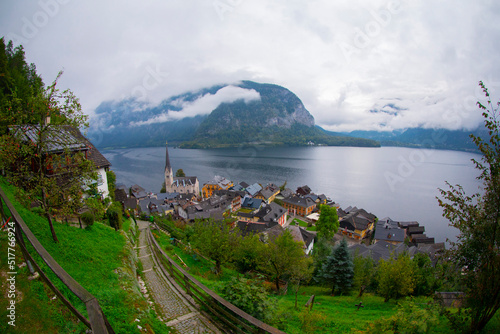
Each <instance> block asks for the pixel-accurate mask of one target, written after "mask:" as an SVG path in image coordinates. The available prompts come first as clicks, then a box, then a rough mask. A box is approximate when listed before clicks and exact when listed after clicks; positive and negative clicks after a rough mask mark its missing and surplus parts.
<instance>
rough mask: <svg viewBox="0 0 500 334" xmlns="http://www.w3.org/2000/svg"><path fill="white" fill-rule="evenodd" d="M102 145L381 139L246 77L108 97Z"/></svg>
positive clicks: (94, 126)
mask: <svg viewBox="0 0 500 334" xmlns="http://www.w3.org/2000/svg"><path fill="white" fill-rule="evenodd" d="M88 135H89V137H90V139H91V140H92V141H93V142H95V143H96V145H97V146H99V147H103V148H105V147H114V148H119V147H140V146H163V145H165V141H168V142H169V143H171V144H174V145H180V146H181V147H186V148H209V147H231V146H238V145H255V144H262V145H308V144H309V145H310V144H312V143H314V144H315V145H335V146H370V147H373V146H379V144H378V143H377V142H376V141H373V140H370V139H363V138H354V137H352V136H342V135H336V136H332V135H331V134H329V133H328V132H326V131H325V130H323V129H321V128H320V127H317V126H315V125H314V117H313V116H312V115H311V114H310V113H309V111H307V110H306V108H305V107H304V105H303V103H302V101H301V100H300V99H299V98H298V97H297V96H296V95H295V94H294V93H292V92H291V91H289V90H288V89H286V88H284V87H281V86H278V85H272V84H262V83H256V82H252V81H242V82H240V83H238V84H233V85H217V86H213V87H210V88H206V89H202V90H199V91H197V92H189V93H185V94H181V95H177V96H173V97H170V98H168V99H166V100H164V101H163V102H162V103H160V104H159V105H157V106H149V105H147V104H146V103H143V102H139V101H137V100H135V99H126V100H122V101H112V102H104V103H102V104H101V105H100V106H99V107H98V108H97V109H96V111H95V117H94V118H93V120H92V122H91V130H90V131H89V134H88Z"/></svg>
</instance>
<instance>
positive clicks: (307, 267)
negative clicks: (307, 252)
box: [289, 257, 314, 309]
mask: <svg viewBox="0 0 500 334" xmlns="http://www.w3.org/2000/svg"><path fill="white" fill-rule="evenodd" d="M312 264H313V259H312V258H310V257H305V259H304V260H303V261H300V262H299V263H297V265H296V266H293V267H292V269H291V270H290V280H289V282H290V283H292V285H293V292H294V293H295V309H297V308H298V306H297V305H298V295H299V289H300V287H301V283H307V282H309V281H310V280H311V278H312V275H313V271H314V267H313V265H312Z"/></svg>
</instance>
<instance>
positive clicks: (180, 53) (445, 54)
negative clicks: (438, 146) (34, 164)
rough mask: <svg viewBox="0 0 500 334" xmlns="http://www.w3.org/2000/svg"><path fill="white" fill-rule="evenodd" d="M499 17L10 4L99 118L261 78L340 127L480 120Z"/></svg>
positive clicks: (179, 0)
mask: <svg viewBox="0 0 500 334" xmlns="http://www.w3.org/2000/svg"><path fill="white" fill-rule="evenodd" d="M499 18H500V2H499V1H494V0H476V1H465V0H454V1H452V0H433V1H425V0H423V1H417V0H414V1H397V0H396V1H392V0H366V1H361V0H359V1H355V0H354V1H353V0H346V1H340V0H335V1H332V0H308V1H306V0H267V1H264V0H252V1H250V0H220V1H219V0H215V1H214V0H205V1H201V0H169V1H167V0H143V1H124V0H121V1H105V0H101V1H97V0H88V1H76V0H40V1H15V0H2V1H1V4H0V36H5V37H6V39H7V40H9V39H12V40H13V41H14V43H15V44H22V45H23V46H24V48H25V51H26V56H27V60H28V62H34V63H35V64H36V66H37V69H38V72H39V73H40V74H41V75H42V77H43V79H44V81H45V82H46V83H50V82H52V81H53V80H54V78H55V77H56V75H57V73H58V71H60V70H64V75H63V77H62V79H61V80H60V84H61V87H62V88H70V89H71V90H73V91H74V93H75V94H76V95H77V96H78V97H79V98H80V100H81V103H82V106H83V108H84V110H85V112H86V113H88V114H90V115H91V114H92V113H93V111H94V109H95V108H96V107H97V106H98V105H99V104H100V103H101V102H102V101H106V100H114V99H121V98H124V97H130V96H135V97H137V98H140V99H146V100H147V101H149V102H150V103H153V104H154V103H158V102H159V101H160V100H162V99H164V98H168V97H170V96H172V95H176V94H180V93H183V92H186V91H192V90H197V89H199V88H203V87H207V86H211V85H213V84H220V83H236V82H238V81H240V80H254V81H257V82H266V83H274V84H278V85H282V86H284V87H286V88H288V89H290V90H291V91H292V92H294V93H295V94H297V96H298V97H299V98H300V99H301V100H302V101H303V102H304V105H305V107H306V108H307V109H308V110H309V111H310V112H311V114H312V115H313V116H314V118H315V120H316V124H318V125H321V126H323V127H324V128H326V129H329V130H333V131H350V130H355V129H365V130H377V129H389V130H391V129H401V128H406V127H415V126H424V127H445V128H450V129H457V128H463V127H465V128H472V127H474V126H476V125H477V124H478V123H479V121H480V119H481V117H480V113H479V112H478V110H477V108H476V107H475V106H474V103H475V101H477V99H478V98H479V97H481V92H480V91H479V90H478V88H477V82H478V81H479V80H483V81H485V83H486V84H487V85H488V86H489V87H490V88H491V89H492V90H497V91H499V92H500V61H499V58H500V57H499V56H500V24H499ZM233 91H234V92H235V94H244V92H239V91H238V90H237V89H233ZM230 92H231V90H229V91H224V92H222V93H220V94H219V95H218V96H222V97H226V98H227V99H229V100H231V97H230V96H229V95H230V94H229V93H230ZM249 93H250V95H251V94H252V92H249ZM495 96H496V97H498V96H499V95H495ZM233 99H234V98H233ZM208 100H210V101H212V104H213V101H214V98H210V97H209V98H208ZM199 105H200V104H199ZM199 105H198V107H196V106H194V107H193V106H191V108H190V109H189V110H186V111H185V114H186V115H192V114H193V113H194V114H196V113H204V112H205V113H206V112H207V111H204V110H200V109H202V108H199Z"/></svg>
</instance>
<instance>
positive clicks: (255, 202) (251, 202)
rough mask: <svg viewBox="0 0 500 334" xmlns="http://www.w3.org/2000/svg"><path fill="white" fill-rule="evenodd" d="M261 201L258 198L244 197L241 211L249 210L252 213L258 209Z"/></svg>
mask: <svg viewBox="0 0 500 334" xmlns="http://www.w3.org/2000/svg"><path fill="white" fill-rule="evenodd" d="M262 202H263V200H261V199H259V198H252V197H245V198H244V199H243V203H242V204H241V208H242V209H250V210H252V211H256V210H258V209H260V206H261V205H262Z"/></svg>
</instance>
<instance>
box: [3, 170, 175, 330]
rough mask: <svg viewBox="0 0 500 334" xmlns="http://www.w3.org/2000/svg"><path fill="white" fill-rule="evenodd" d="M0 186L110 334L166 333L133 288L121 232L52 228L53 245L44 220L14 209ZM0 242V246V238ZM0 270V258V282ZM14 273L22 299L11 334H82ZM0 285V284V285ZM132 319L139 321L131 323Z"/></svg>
mask: <svg viewBox="0 0 500 334" xmlns="http://www.w3.org/2000/svg"><path fill="white" fill-rule="evenodd" d="M0 186H1V187H2V189H3V190H4V191H5V192H6V193H7V196H8V197H9V198H10V200H11V202H12V203H13V204H14V206H15V207H16V210H18V212H19V214H20V215H21V216H22V217H23V219H24V221H25V223H26V224H27V225H28V227H29V228H30V230H31V231H32V232H33V233H34V234H35V236H36V237H37V239H38V240H39V241H40V242H41V243H42V245H43V246H44V247H45V249H46V250H47V251H48V252H49V253H50V254H51V255H52V257H53V258H54V259H55V260H56V261H57V262H58V263H59V264H60V265H61V266H62V267H63V268H64V269H65V270H66V271H67V272H68V273H69V274H70V275H71V276H72V277H73V278H74V279H75V280H76V281H77V282H79V283H80V284H81V285H82V286H83V287H84V288H85V289H87V290H88V291H89V292H90V293H91V294H93V295H94V296H95V297H96V298H97V299H98V300H99V303H100V305H101V307H102V309H103V312H104V314H105V315H106V317H107V318H108V320H109V322H110V324H111V326H112V327H113V329H114V330H115V332H117V333H140V331H139V329H138V327H137V326H138V325H140V326H142V327H143V328H148V329H150V330H151V331H150V333H152V332H154V333H168V332H169V330H168V328H167V327H166V326H165V325H164V324H162V323H161V322H160V321H159V320H158V319H157V317H156V314H155V313H154V311H153V310H151V309H150V308H149V306H148V304H147V302H146V300H145V299H144V297H143V296H142V295H141V294H140V292H139V290H138V288H137V284H136V273H135V268H134V267H133V265H131V264H133V263H134V262H135V260H134V257H135V251H134V250H133V248H132V246H131V243H130V242H128V241H127V240H129V236H128V235H127V234H125V233H124V232H123V231H122V232H115V231H114V229H112V228H110V227H109V226H107V225H105V224H102V223H95V224H94V226H92V229H91V230H86V229H79V228H76V227H73V226H67V225H65V224H60V223H55V224H54V228H55V231H56V234H57V236H58V239H59V241H60V242H59V243H58V244H56V243H54V242H53V241H52V237H51V235H50V231H49V227H48V223H47V221H46V219H44V218H42V217H40V216H38V215H36V214H35V213H33V212H31V211H30V210H28V209H25V208H23V207H22V206H21V205H19V204H18V203H17V202H16V201H15V199H14V191H15V189H14V188H13V187H12V186H10V185H8V184H6V182H5V181H4V180H3V179H0ZM0 236H1V238H2V241H3V240H4V239H5V238H6V233H4V232H2V233H0ZM4 245H5V243H4V242H2V247H5V246H4ZM29 248H30V247H29ZM30 252H31V251H30ZM3 254H6V252H5V251H4V249H2V255H3ZM32 254H34V253H33V252H32ZM16 256H17V258H16V261H17V265H19V264H21V262H23V259H22V257H21V250H20V249H19V247H17V249H16ZM35 261H36V262H37V263H39V264H42V260H41V259H40V258H36V259H35ZM6 265H7V263H6V256H2V258H1V260H0V272H1V273H2V276H3V275H5V273H6V272H7V270H6ZM42 268H43V270H44V272H46V273H47V274H48V276H49V277H50V279H51V280H52V281H53V282H54V283H55V284H56V285H57V286H58V287H59V288H60V290H62V291H63V293H64V294H65V296H66V297H67V298H68V299H69V300H70V301H71V302H72V303H73V304H74V305H75V306H76V307H77V308H78V309H79V310H80V312H81V313H82V314H84V315H85V316H86V309H85V306H84V304H83V303H82V302H81V301H80V300H79V299H78V298H77V297H76V296H74V295H73V294H72V293H71V292H70V291H69V290H68V289H67V288H66V287H65V286H64V285H63V284H62V282H60V280H59V279H57V277H56V276H55V275H54V274H53V273H52V272H51V271H50V270H49V269H48V267H47V266H46V265H45V264H44V263H43V266H42ZM19 272H20V274H19V275H18V279H19V285H18V288H19V289H20V294H19V296H25V298H21V297H18V299H17V302H18V307H19V308H18V313H17V315H18V319H17V321H18V322H17V326H16V328H15V329H14V332H13V333H27V332H34V331H33V330H32V329H33V328H36V332H38V333H70V332H74V333H83V332H85V326H83V325H81V324H77V323H76V322H77V319H76V318H75V317H74V316H72V314H70V312H69V311H67V309H66V308H65V307H64V305H63V304H62V303H61V302H59V301H58V300H57V299H55V300H53V299H52V297H53V296H54V294H53V292H51V291H50V290H49V289H48V288H47V287H46V286H45V284H44V283H43V282H42V281H40V280H34V281H28V280H27V279H26V278H27V276H28V273H27V270H26V267H24V268H22V269H21V270H19ZM4 281H5V280H4V279H2V284H3V283H4ZM2 291H5V289H3V290H2ZM6 302H8V300H6V298H2V299H0V317H1V318H2V319H6V315H7V313H6V311H5V310H6V307H4V306H5V305H6V304H5V303H6ZM135 319H139V320H140V321H139V322H136V321H135ZM5 329H6V327H5V321H2V322H0V332H2V333H3V332H5ZM8 329H9V330H12V329H13V328H8ZM10 332H11V331H10Z"/></svg>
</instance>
